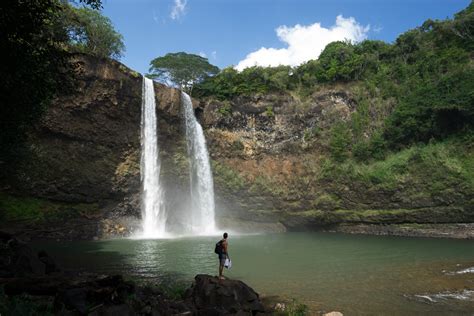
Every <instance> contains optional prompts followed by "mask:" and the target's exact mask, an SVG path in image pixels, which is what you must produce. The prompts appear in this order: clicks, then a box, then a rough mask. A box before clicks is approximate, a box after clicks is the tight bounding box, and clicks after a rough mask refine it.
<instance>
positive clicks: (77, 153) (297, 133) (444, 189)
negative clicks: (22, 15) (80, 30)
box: [0, 55, 474, 237]
mask: <svg viewBox="0 0 474 316" xmlns="http://www.w3.org/2000/svg"><path fill="white" fill-rule="evenodd" d="M71 61H72V65H73V69H74V86H73V87H74V88H73V89H72V91H70V90H67V91H64V93H62V94H61V95H59V96H58V97H57V98H56V99H55V100H54V102H53V104H52V105H51V106H50V107H49V109H48V110H47V112H46V114H45V115H44V117H43V118H42V120H41V121H40V122H38V124H37V125H36V126H34V127H33V129H32V132H31V133H30V135H29V138H28V141H27V143H26V146H25V151H24V152H23V154H22V155H21V156H19V157H18V159H17V161H16V162H15V163H13V164H11V165H8V166H6V165H5V164H3V166H2V169H3V171H4V172H3V173H2V175H3V177H2V181H1V183H2V190H1V191H2V192H3V193H1V194H2V198H1V199H0V200H2V199H3V200H5V194H7V197H8V198H9V196H10V195H13V196H16V197H18V196H19V197H25V196H26V197H33V198H38V199H43V200H46V201H48V203H50V202H51V203H53V204H54V203H59V204H57V205H56V204H54V205H53V204H48V203H43V202H41V203H39V202H37V201H35V202H34V203H30V202H29V204H33V206H31V205H29V206H28V207H29V209H31V207H36V208H40V209H41V210H40V212H41V214H42V218H43V219H49V218H51V217H52V216H51V215H49V214H51V209H54V210H61V211H62V212H63V213H64V212H66V213H67V212H69V213H74V216H80V217H81V216H82V217H84V216H85V217H86V218H87V219H88V222H87V223H89V224H90V223H93V224H94V225H96V226H94V227H95V228H93V229H90V230H88V231H87V232H84V233H83V234H84V235H87V236H88V237H91V236H95V235H98V236H108V235H110V234H112V235H113V234H117V233H119V234H129V233H131V232H132V230H133V229H136V228H137V227H138V225H139V222H138V221H139V217H140V165H139V162H140V121H141V94H142V78H141V75H139V74H138V73H136V72H134V71H132V70H130V69H128V68H127V67H125V66H124V65H122V64H120V63H118V62H115V61H111V60H98V59H96V58H93V57H90V56H86V55H74V56H73V57H72V59H71ZM155 92H156V102H157V117H158V120H159V121H158V130H159V134H158V141H159V147H160V155H161V160H162V181H163V183H164V187H165V195H166V197H167V198H166V203H165V204H166V205H165V206H166V208H167V212H168V214H169V222H170V223H171V224H172V225H174V226H179V225H180V222H181V219H182V218H183V216H186V209H187V208H188V207H189V195H190V192H189V170H188V168H189V163H188V160H187V154H186V140H185V138H184V135H185V134H184V126H183V120H182V117H181V115H182V114H181V105H180V92H179V91H178V90H176V89H172V88H168V87H166V86H163V85H160V84H157V83H155ZM357 106H358V105H357V102H356V100H355V98H354V97H353V94H352V92H351V87H349V86H344V85H340V86H334V87H332V88H323V89H320V90H319V91H316V92H315V93H314V94H313V95H312V96H311V97H310V98H308V99H305V100H304V101H302V100H300V99H298V98H296V97H294V96H291V95H286V94H268V95H255V96H252V97H240V98H236V99H234V100H233V101H231V102H229V101H226V102H220V101H215V100H200V101H196V102H195V112H196V115H197V117H198V119H199V120H200V121H201V123H202V125H203V127H204V129H205V134H206V139H207V143H208V147H209V152H210V156H211V160H212V168H213V174H214V182H215V192H216V207H217V217H218V218H217V222H218V223H219V225H220V226H221V227H227V228H234V229H238V230H242V231H249V232H255V231H268V230H270V231H285V230H302V229H318V228H321V227H332V226H333V225H338V224H342V223H343V224H347V223H349V224H351V223H365V224H391V223H399V224H400V223H452V222H455V223H456V222H473V221H474V206H473V205H474V202H473V201H474V194H473V190H472V187H470V186H468V185H466V183H467V182H466V181H465V179H464V180H463V179H462V174H461V173H460V172H459V171H456V170H454V171H453V170H451V169H449V168H450V166H449V161H448V163H447V165H446V166H440V167H439V168H438V167H436V168H438V169H439V170H438V171H436V172H437V173H438V174H437V175H436V177H437V179H438V180H439V179H440V182H437V183H432V182H430V181H426V179H434V178H433V175H431V174H429V175H428V174H427V173H432V172H433V171H432V169H427V170H426V171H423V166H424V164H423V158H422V157H421V158H420V157H419V156H420V153H417V152H413V153H411V154H410V156H409V157H408V158H407V159H408V160H407V161H408V162H411V161H413V163H408V164H407V165H406V166H403V168H405V169H407V170H401V169H400V168H401V167H400V166H398V165H394V166H391V167H390V168H392V167H393V168H399V169H400V170H398V169H397V170H395V171H394V174H395V176H396V177H395V180H390V181H388V180H387V179H384V178H380V177H379V176H378V175H375V176H374V177H372V176H370V177H368V179H364V178H363V177H350V176H349V175H345V174H344V173H342V174H341V172H339V173H334V172H333V171H332V169H334V166H332V167H328V159H327V157H328V133H329V132H330V129H331V127H332V126H333V125H334V124H335V123H337V122H340V121H348V120H350V118H351V115H352V113H353V112H354V111H355V110H356V109H357ZM417 155H418V156H417ZM417 157H418V158H417ZM417 161H418V162H417ZM420 161H421V162H420ZM407 166H408V167H407ZM410 166H413V167H410ZM351 168H352V169H353V167H351ZM358 168H359V167H358ZM360 168H362V167H360ZM367 168H376V166H375V167H373V166H372V165H371V166H369V167H367ZM403 168H402V169H403ZM410 168H414V169H416V170H411V169H410ZM420 168H421V169H420ZM443 168H444V169H443ZM352 169H350V170H349V169H347V170H349V171H350V172H349V171H348V173H351V172H353V170H352ZM392 171H393V170H392ZM423 172H425V176H424V174H423ZM366 178H367V177H366ZM381 179H382V180H381ZM10 200H11V199H10ZM12 201H14V202H12V203H9V204H8V203H3V204H1V205H0V206H1V208H2V209H4V212H3V213H4V214H7V213H12V211H11V210H12V209H19V210H20V211H21V209H22V207H23V208H24V207H25V206H24V205H23V204H25V203H23V202H21V201H20V202H21V203H23V204H22V205H19V206H17V205H15V203H16V202H15V201H18V200H12ZM20 202H19V203H20ZM21 203H20V204H21ZM38 203H39V204H38ZM38 205H43V206H41V207H38ZM51 205H53V206H51ZM78 205H80V206H78ZM48 212H49V213H48ZM13 213H14V212H13ZM0 215H1V214H0ZM0 217H1V216H0ZM67 218H68V219H67V220H66V219H65V217H59V218H57V221H56V224H55V225H62V223H69V222H71V220H70V216H69V217H67ZM6 219H8V217H7V218H6ZM3 222H4V223H7V225H8V221H3ZM46 222H48V221H46ZM47 225H49V222H48V224H47ZM69 231H70V232H76V231H80V230H78V229H76V228H74V229H69Z"/></svg>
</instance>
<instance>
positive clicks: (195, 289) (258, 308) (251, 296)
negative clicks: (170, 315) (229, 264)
mask: <svg viewBox="0 0 474 316" xmlns="http://www.w3.org/2000/svg"><path fill="white" fill-rule="evenodd" d="M194 280H195V282H194V284H193V285H192V287H191V288H189V289H188V290H187V291H186V293H185V301H186V302H188V303H190V304H192V305H194V307H195V308H196V309H197V310H198V311H199V313H200V314H202V315H228V314H237V313H241V314H244V313H245V314H252V315H255V314H257V313H259V312H261V313H264V312H265V308H264V306H263V304H262V302H261V301H260V298H259V296H258V294H257V293H256V292H255V291H254V290H253V289H252V288H250V287H249V286H248V285H246V284H245V283H244V282H242V281H238V280H227V279H226V280H219V279H218V278H217V277H212V276H210V275H205V274H198V275H196V277H195V278H194Z"/></svg>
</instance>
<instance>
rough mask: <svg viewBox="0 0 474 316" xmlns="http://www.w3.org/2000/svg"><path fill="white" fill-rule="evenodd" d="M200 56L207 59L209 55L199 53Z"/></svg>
mask: <svg viewBox="0 0 474 316" xmlns="http://www.w3.org/2000/svg"><path fill="white" fill-rule="evenodd" d="M198 55H199V56H201V57H202V58H207V55H206V53H205V52H199V54H198Z"/></svg>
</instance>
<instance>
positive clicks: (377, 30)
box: [374, 25, 383, 33]
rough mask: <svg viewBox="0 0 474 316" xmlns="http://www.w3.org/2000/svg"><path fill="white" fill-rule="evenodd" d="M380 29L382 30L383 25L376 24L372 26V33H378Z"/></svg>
mask: <svg viewBox="0 0 474 316" xmlns="http://www.w3.org/2000/svg"><path fill="white" fill-rule="evenodd" d="M382 30H383V27H382V26H378V25H376V26H375V27H374V33H380V32H382Z"/></svg>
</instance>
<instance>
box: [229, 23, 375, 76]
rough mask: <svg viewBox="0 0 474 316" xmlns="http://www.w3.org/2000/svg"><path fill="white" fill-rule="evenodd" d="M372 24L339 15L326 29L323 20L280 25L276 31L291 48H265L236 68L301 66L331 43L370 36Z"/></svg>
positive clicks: (357, 39) (247, 57)
mask: <svg viewBox="0 0 474 316" xmlns="http://www.w3.org/2000/svg"><path fill="white" fill-rule="evenodd" d="M369 29H370V26H369V25H367V26H362V25H361V24H359V23H358V22H357V21H356V20H355V19H354V18H353V17H349V18H344V17H343V16H342V15H338V16H337V18H336V24H335V25H333V26H331V27H330V28H324V27H322V26H321V23H314V24H311V25H307V26H305V25H299V24H297V25H295V26H293V27H288V26H286V25H282V26H279V27H278V28H277V29H276V30H275V31H276V34H277V36H278V38H279V39H280V41H282V42H284V43H286V44H287V45H288V47H287V48H266V47H262V48H260V49H259V50H257V51H254V52H252V53H250V54H248V55H247V56H246V57H245V59H244V60H242V61H240V62H239V63H238V64H237V66H236V67H235V68H236V69H237V70H239V71H240V70H243V69H244V68H247V67H252V66H278V65H289V66H297V65H299V64H301V63H303V62H305V61H308V60H310V59H316V58H318V56H319V54H321V51H322V50H323V49H324V47H326V45H327V44H329V43H331V42H334V41H344V40H350V41H352V42H360V41H362V40H364V39H366V38H367V33H368V32H369Z"/></svg>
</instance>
